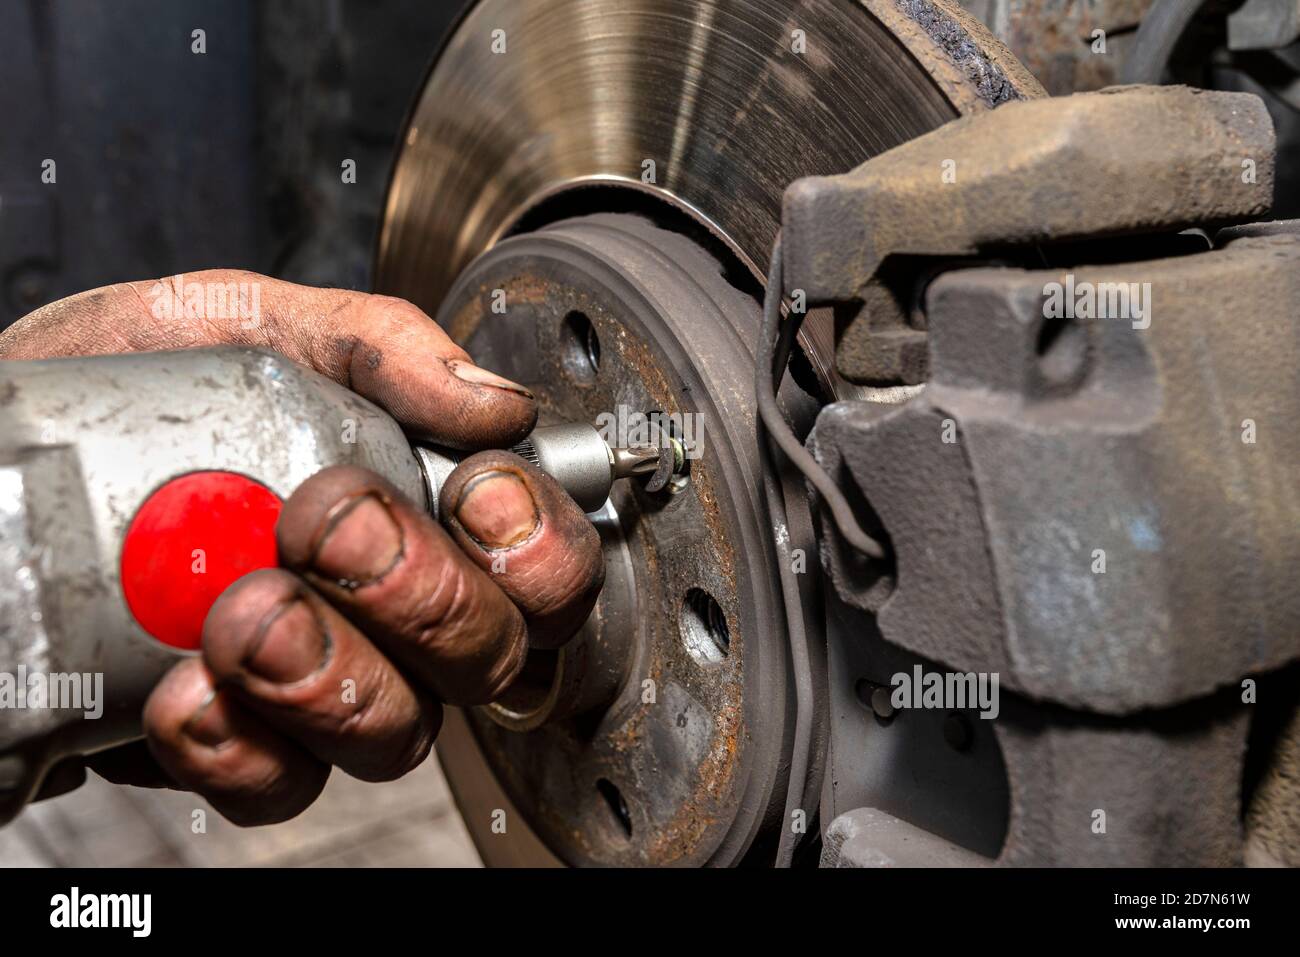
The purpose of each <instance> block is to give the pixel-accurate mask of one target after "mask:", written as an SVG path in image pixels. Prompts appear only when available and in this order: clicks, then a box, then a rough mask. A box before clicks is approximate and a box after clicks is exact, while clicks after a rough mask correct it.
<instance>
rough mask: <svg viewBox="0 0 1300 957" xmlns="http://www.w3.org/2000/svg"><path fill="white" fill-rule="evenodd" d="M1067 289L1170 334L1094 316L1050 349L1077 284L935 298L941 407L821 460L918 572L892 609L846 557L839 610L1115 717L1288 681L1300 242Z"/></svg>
mask: <svg viewBox="0 0 1300 957" xmlns="http://www.w3.org/2000/svg"><path fill="white" fill-rule="evenodd" d="M1068 273H1069V274H1070V275H1073V276H1074V280H1073V281H1074V282H1076V283H1078V284H1079V287H1080V288H1083V287H1082V284H1084V283H1093V284H1098V283H1117V282H1123V283H1130V282H1136V283H1139V284H1142V283H1149V284H1150V286H1149V288H1150V300H1149V303H1150V309H1151V311H1150V314H1149V315H1148V317H1147V319H1148V320H1149V323H1150V325H1149V328H1144V329H1139V328H1134V327H1133V322H1131V321H1128V320H1126V319H1123V318H1104V317H1094V318H1076V319H1074V320H1072V321H1070V322H1069V323H1068V324H1067V325H1066V326H1065V327H1063V328H1059V329H1055V330H1053V331H1049V333H1047V336H1048V338H1045V334H1044V329H1045V328H1047V327H1049V323H1048V320H1047V319H1045V317H1044V301H1045V290H1046V288H1047V286H1048V284H1050V283H1061V284H1062V285H1064V284H1065V283H1066V282H1067V271H1064V270H1062V271H1053V270H1037V271H1026V270H992V269H973V270H965V271H959V272H954V273H950V274H948V275H946V276H944V277H942V278H941V279H939V280H938V281H936V282H935V283H934V285H933V286H932V287H931V289H930V293H929V297H928V302H929V306H928V310H927V313H928V317H929V343H930V355H931V378H930V382H929V384H928V385H927V387H926V389H925V391H924V392H922V393H921V395H919V396H918V397H916V398H914V399H912V400H911V401H910V402H909V403H907V404H905V405H903V406H901V407H893V408H884V407H880V406H873V405H870V404H866V403H852V404H841V405H838V406H832V407H829V408H828V409H827V410H826V411H824V412H823V413H822V415H821V417H820V419H819V422H818V426H817V429H816V432H815V447H816V449H817V450H818V454H819V455H820V456H821V457H822V460H823V461H824V464H826V465H827V466H828V467H829V468H830V469H832V474H835V470H837V469H843V470H846V471H847V473H848V474H849V475H851V476H852V479H853V481H854V482H855V483H856V484H857V486H858V487H859V488H861V489H862V491H863V493H864V494H865V495H866V497H867V499H868V500H869V501H870V503H871V506H872V508H873V509H874V510H875V512H876V513H877V514H878V515H879V517H880V520H881V521H882V522H883V524H884V526H885V528H886V529H887V530H888V532H889V535H890V537H891V540H892V541H893V545H894V551H895V556H896V561H897V566H898V572H897V578H896V587H894V588H893V589H892V590H891V591H888V592H887V593H882V592H881V591H880V590H879V589H876V590H875V591H871V590H868V589H865V588H862V587H860V586H859V585H858V584H855V582H856V579H855V577H854V576H855V573H854V571H853V566H852V563H851V562H850V561H848V560H846V559H845V557H844V556H842V555H838V554H837V555H833V556H832V567H833V569H834V571H835V573H836V574H835V578H836V584H837V587H838V589H839V592H840V594H841V596H842V597H843V598H844V599H845V600H846V601H849V602H850V603H852V604H855V605H857V606H858V607H862V608H870V609H871V610H876V611H878V614H879V622H880V627H881V630H882V632H883V633H884V635H885V637H886V638H887V639H889V640H891V641H893V642H895V643H897V644H900V645H902V646H903V647H906V648H909V649H910V650H912V651H914V652H916V653H917V654H920V655H923V656H926V657H928V658H931V659H934V660H937V661H943V662H945V663H948V664H951V665H953V666H956V667H960V668H964V669H975V670H979V669H986V670H993V671H998V672H1000V673H1001V674H1002V676H1003V677H1002V680H1003V682H1004V685H1005V686H1006V687H1010V688H1012V689H1015V690H1018V691H1020V692H1022V693H1024V694H1027V695H1029V696H1031V697H1033V698H1036V699H1043V700H1050V701H1055V702H1059V703H1063V704H1068V705H1071V706H1076V707H1084V708H1088V709H1091V710H1095V711H1100V712H1105V713H1111V714H1120V713H1127V712H1132V711H1136V710H1139V709H1141V708H1148V707H1159V706H1167V705H1171V704H1174V703H1177V702H1179V701H1183V700H1187V699H1188V698H1191V697H1194V696H1197V695H1203V694H1207V693H1209V692H1211V691H1212V690H1214V689H1215V688H1216V687H1219V686H1221V685H1223V684H1225V683H1231V682H1234V681H1236V680H1238V679H1239V678H1240V677H1241V676H1243V675H1245V674H1247V673H1250V672H1253V671H1257V670H1261V669H1266V668H1272V667H1277V666H1279V665H1281V664H1283V663H1284V662H1286V661H1287V660H1289V659H1291V658H1292V657H1294V656H1296V655H1297V653H1300V646H1298V643H1297V635H1298V634H1300V593H1297V592H1296V591H1295V589H1294V570H1295V568H1296V567H1297V563H1300V489H1297V485H1296V482H1295V468H1296V463H1297V462H1300V438H1298V437H1297V435H1296V433H1295V430H1294V429H1293V428H1291V426H1290V423H1292V422H1294V421H1296V420H1297V417H1300V389H1297V388H1296V383H1297V373H1296V370H1297V368H1300V337H1298V336H1297V335H1296V332H1295V328H1294V326H1292V325H1288V324H1287V323H1286V322H1281V323H1279V320H1280V319H1281V318H1282V317H1286V316H1290V315H1294V314H1295V312H1296V311H1297V310H1298V309H1300V238H1298V237H1294V236H1286V235H1281V236H1271V237H1260V238H1248V239H1240V240H1237V241H1236V242H1233V243H1232V244H1231V245H1229V246H1228V247H1226V248H1225V249H1221V250H1216V251H1213V252H1207V253H1203V254H1198V255H1192V256H1184V257H1180V258H1174V259H1163V260H1157V261H1153V262H1145V263H1127V264H1124V265H1122V266H1109V267H1078V268H1076V269H1073V270H1069V271H1068ZM1262 342H1267V343H1268V348H1266V349H1262V350H1261V349H1260V348H1259V344H1260V343H1262ZM945 423H948V424H950V426H951V436H952V441H949V442H945V441H943V438H942V436H943V432H944V429H945ZM1248 426H1249V427H1250V429H1251V430H1252V431H1251V432H1250V435H1252V436H1257V437H1258V438H1257V440H1256V441H1244V440H1243V438H1244V437H1246V436H1247V433H1246V432H1244V431H1243V430H1245V429H1247V427H1248ZM1265 436H1266V438H1265ZM917 476H925V477H926V478H925V481H924V483H923V484H922V485H921V486H919V487H918V484H917ZM918 496H919V498H918ZM918 501H923V502H924V503H925V507H924V508H917V507H916V506H917V502H918ZM1097 550H1101V552H1104V555H1105V562H1106V565H1105V568H1106V571H1105V573H1097V572H1096V571H1095V570H1094V565H1095V564H1096V560H1097ZM953 569H961V573H960V574H955V573H954V572H953Z"/></svg>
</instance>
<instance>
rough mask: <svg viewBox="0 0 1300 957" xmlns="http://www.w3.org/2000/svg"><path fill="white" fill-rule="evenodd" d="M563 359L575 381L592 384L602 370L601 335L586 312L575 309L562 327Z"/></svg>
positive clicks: (566, 317) (565, 319) (565, 366)
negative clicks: (597, 333)
mask: <svg viewBox="0 0 1300 957" xmlns="http://www.w3.org/2000/svg"><path fill="white" fill-rule="evenodd" d="M560 338H561V340H562V348H561V361H562V362H563V364H564V368H565V369H566V370H568V373H569V375H571V376H572V377H573V379H574V381H576V382H578V383H579V384H580V385H591V384H592V383H593V382H595V381H596V374H597V373H598V372H599V371H600V337H599V336H598V335H596V327H595V326H594V325H592V322H591V320H590V319H589V318H587V315H586V313H582V312H578V311H577V310H574V311H573V312H570V313H569V314H568V315H567V316H565V317H564V324H563V326H562V328H561V329H560Z"/></svg>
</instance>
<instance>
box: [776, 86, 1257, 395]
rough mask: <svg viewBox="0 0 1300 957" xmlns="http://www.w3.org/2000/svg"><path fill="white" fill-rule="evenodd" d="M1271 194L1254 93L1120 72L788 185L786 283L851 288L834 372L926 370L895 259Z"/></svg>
mask: <svg viewBox="0 0 1300 957" xmlns="http://www.w3.org/2000/svg"><path fill="white" fill-rule="evenodd" d="M1246 162H1249V163H1253V164H1254V166H1253V169H1254V175H1253V176H1252V177H1249V178H1248V177H1246V176H1244V175H1243V163H1246ZM945 173H948V174H949V175H948V176H947V177H945ZM1030 184H1032V185H1030ZM1099 197H1105V201H1104V202H1099V201H1098V198H1099ZM1272 197H1273V126H1272V122H1271V120H1270V119H1269V116H1268V113H1267V111H1266V110H1265V108H1264V106H1263V104H1262V103H1261V102H1260V101H1259V99H1258V98H1257V97H1253V96H1250V95H1244V94H1232V93H1217V92H1206V91H1199V90H1192V89H1189V88H1186V87H1126V88H1121V89H1116V90H1111V91H1107V92H1104V93H1093V94H1080V95H1077V96H1072V97H1067V98H1063V99H1052V100H1037V101H1028V102H1017V103H1009V104H1007V105H1005V106H1003V107H1002V108H1000V109H998V110H996V111H994V112H992V113H990V114H988V115H987V116H973V117H967V118H964V119H962V120H959V121H956V122H954V123H951V124H949V125H948V126H946V127H944V128H942V129H940V130H936V131H935V132H934V133H931V134H929V135H926V136H923V137H920V138H919V139H916V140H914V141H912V142H910V143H907V144H905V145H903V146H901V147H899V148H897V149H894V150H891V151H890V152H888V153H885V154H883V155H881V156H878V157H876V158H874V159H872V160H871V161H869V162H867V163H864V164H863V165H862V166H860V167H859V168H858V169H856V170H854V171H853V172H851V173H848V174H845V175H843V176H835V177H809V178H807V179H803V180H799V181H798V182H795V183H794V184H792V185H791V186H790V188H789V189H788V190H787V191H786V198H785V214H784V220H783V221H784V228H783V247H784V249H785V254H786V288H787V290H792V289H796V288H798V289H803V290H804V291H805V292H806V293H807V295H808V300H809V302H810V303H816V304H824V303H828V302H835V301H847V300H859V301H861V302H862V303H863V306H862V308H861V309H860V310H859V311H858V312H856V313H852V314H848V313H846V314H844V316H843V317H842V318H841V321H840V322H839V323H837V325H838V326H839V327H840V328H839V329H838V347H837V353H836V363H837V367H838V369H839V371H840V373H841V374H842V375H844V376H845V377H846V378H848V379H850V380H852V381H857V382H863V383H867V384H872V385H890V384H900V383H901V384H909V385H910V384H915V383H917V382H921V381H924V378H925V367H924V348H923V339H924V333H923V331H922V330H920V329H918V328H916V324H915V322H914V321H912V320H911V317H910V316H909V303H908V302H907V299H906V293H905V292H902V291H900V285H906V283H907V282H908V281H911V280H914V279H915V267H911V266H909V265H908V264H907V262H906V261H907V260H909V259H910V258H912V257H930V258H953V257H965V256H974V255H977V254H979V253H981V252H986V253H987V252H988V251H989V250H990V248H992V247H997V246H1002V245H1006V244H1028V243H1034V242H1038V241H1043V240H1058V241H1059V240H1068V239H1072V238H1080V237H1087V236H1094V235H1115V234H1124V233H1134V232H1149V231H1162V230H1163V231H1172V230H1177V229H1181V228H1184V227H1187V226H1193V225H1213V224H1224V223H1227V222H1232V221H1240V220H1244V219H1249V218H1252V217H1258V216H1259V215H1261V214H1263V213H1266V212H1267V210H1268V209H1269V207H1270V205H1271V203H1272ZM900 266H901V267H902V272H903V273H904V275H903V277H902V279H901V280H900V279H899V278H896V277H894V276H892V275H891V273H890V269H891V268H894V267H900Z"/></svg>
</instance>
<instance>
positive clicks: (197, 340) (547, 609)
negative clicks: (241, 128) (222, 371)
mask: <svg viewBox="0 0 1300 957" xmlns="http://www.w3.org/2000/svg"><path fill="white" fill-rule="evenodd" d="M179 278H180V277H177V279H172V280H161V281H160V282H158V283H154V282H141V283H130V284H124V285H116V286H109V287H106V288H103V289H97V290H93V291H91V292H86V293H82V294H80V295H77V296H72V297H70V298H68V299H64V300H62V301H60V302H56V303H53V304H51V305H49V306H46V307H44V308H42V309H39V310H37V311H36V312H34V313H32V314H31V315H29V316H27V317H26V318H24V319H22V320H21V321H19V322H18V323H16V324H15V325H14V326H12V327H11V328H10V329H8V330H7V331H6V332H4V333H3V334H0V359H38V358H53V357H57V356H71V355H91V354H103V353H116V352H139V351H149V350H164V349H180V348H190V347H198V346H210V345H223V344H229V345H249V346H265V347H270V348H272V349H275V350H276V351H278V352H280V353H282V354H283V355H285V356H287V357H289V358H290V359H293V360H295V361H297V362H301V363H303V364H304V365H307V366H310V367H312V368H313V369H315V370H316V371H317V372H320V373H322V374H324V375H327V376H330V377H331V378H333V379H335V380H337V381H338V382H341V383H343V384H344V385H346V386H348V387H349V388H351V389H353V390H355V391H356V392H358V393H360V394H361V395H363V396H365V397H366V398H368V399H370V400H371V401H373V402H375V403H377V404H379V405H381V406H383V407H384V408H385V409H387V410H388V411H389V412H390V413H391V414H392V415H394V416H395V417H396V418H397V419H399V420H400V421H402V422H403V423H404V424H406V425H407V426H409V427H411V428H412V429H414V430H417V431H419V432H421V433H424V434H426V435H428V436H429V437H431V438H433V439H434V440H435V441H439V442H442V443H444V444H447V445H451V446H455V447H458V448H462V449H473V448H490V447H493V446H509V445H511V444H513V443H514V442H516V441H518V440H519V439H521V438H522V437H523V436H524V435H526V434H527V433H528V432H529V431H530V430H531V429H532V426H533V423H534V420H535V419H536V416H537V406H536V403H535V401H534V399H533V397H532V395H531V394H530V393H529V392H528V391H527V390H525V389H523V388H522V387H521V386H518V385H516V384H514V383H512V382H509V381H507V380H505V379H502V378H500V377H499V376H496V375H494V374H492V373H491V372H488V371H486V370H484V369H480V368H479V367H478V366H476V365H474V364H473V362H472V361H471V360H470V358H469V356H468V355H467V354H466V353H465V352H464V351H463V350H462V349H460V348H459V347H458V346H456V345H455V344H454V343H453V342H452V341H451V340H450V339H448V337H447V336H446V334H444V333H443V331H442V330H441V329H440V328H439V327H438V326H437V325H436V324H434V323H433V322H432V320H430V319H429V317H428V316H426V315H425V314H424V313H423V312H421V311H420V310H419V309H417V308H416V307H415V306H413V305H411V304H410V303H408V302H404V301H402V300H399V299H392V298H388V297H384V296H373V295H364V294H361V293H355V292H347V291H342V290H331V289H315V288H309V287H304V286H296V285H293V284H290V283H286V282H280V281H278V280H273V279H268V278H265V277H262V276H257V275H253V274H249V273H239V272H232V271H226V270H213V271H209V272H201V273H192V274H189V275H186V276H185V277H183V284H182V283H181V282H180V281H178V280H179ZM196 283H197V284H200V286H202V284H209V283H211V284H217V283H222V284H229V283H236V284H239V283H245V284H248V283H252V284H257V285H256V287H255V288H256V289H257V291H258V299H259V309H258V316H257V321H255V322H250V321H248V319H247V318H246V317H245V318H240V316H238V315H236V316H235V317H234V318H229V319H223V318H220V317H213V316H208V315H204V314H203V308H202V307H201V306H200V307H199V308H198V309H197V310H196V309H194V308H191V309H190V310H189V314H188V316H187V310H186V308H185V292H186V290H187V289H191V288H193V284H196ZM245 288H249V287H245ZM160 296H163V297H171V298H172V300H173V301H172V302H171V303H170V304H169V305H171V306H172V308H166V309H159V308H158V301H159V297H160ZM160 315H162V316H166V317H167V318H165V319H160V318H158V317H159V316H160ZM173 317H174V318H173ZM440 514H442V515H443V516H445V518H444V523H445V527H441V526H439V525H438V524H437V523H435V522H434V521H433V520H432V519H431V518H429V516H428V515H427V514H426V513H425V512H424V511H423V510H422V509H420V508H418V507H417V506H415V505H414V504H412V503H411V502H410V501H408V500H407V499H405V498H404V497H403V496H402V495H401V494H400V493H399V492H397V491H396V489H394V488H393V487H392V486H391V485H389V484H388V483H387V482H386V481H385V480H384V479H382V478H380V477H379V476H378V475H375V474H373V473H370V472H367V471H365V470H363V469H359V468H353V467H337V468H331V469H326V470H325V471H322V472H320V473H319V474H317V475H316V476H314V477H313V478H311V479H309V480H308V481H307V482H305V483H303V485H302V486H301V487H299V488H298V489H297V490H296V491H295V492H294V493H293V495H291V496H290V497H289V499H288V501H287V502H285V504H284V509H283V512H282V514H281V517H280V520H279V524H278V526H277V529H276V533H277V537H278V541H279V551H280V561H281V565H282V567H281V568H277V569H267V570H263V571H259V572H254V573H252V574H250V575H247V576H246V577H244V578H242V579H240V580H239V581H238V582H236V583H235V584H233V585H232V586H231V587H230V588H229V589H228V590H227V591H226V592H225V593H224V594H223V595H222V596H221V598H220V599H218V601H217V603H216V604H215V605H214V606H213V607H212V610H211V611H210V612H209V614H208V617H207V621H206V623H205V625H204V630H203V648H202V656H201V657H195V658H191V659H187V660H185V661H183V662H181V663H180V664H178V665H177V666H176V667H175V668H173V669H172V670H171V672H169V673H168V675H167V676H166V677H165V678H164V679H163V681H162V682H161V683H160V684H159V685H158V687H157V688H156V689H155V690H154V692H153V694H152V696H151V697H150V699H149V701H148V704H147V705H146V707H145V713H144V727H145V732H146V742H147V749H146V746H145V743H141V744H136V745H129V746H127V747H125V748H118V749H115V750H114V751H110V752H107V753H105V754H102V755H98V756H96V757H95V758H92V759H90V761H89V762H88V763H89V765H90V766H91V767H92V768H94V769H95V770H96V771H98V772H99V773H100V774H102V775H103V776H104V777H107V778H108V779H109V780H112V781H117V782H120V783H129V784H138V785H155V786H181V787H184V788H188V789H191V790H194V791H197V792H199V793H200V794H202V795H203V796H204V797H206V798H207V799H208V800H209V801H210V802H211V803H212V805H213V806H214V807H215V808H217V809H218V810H219V811H220V812H221V813H222V814H224V815H225V816H226V817H228V818H230V819H231V820H232V821H235V822H236V823H239V824H265V823H272V822H276V821H282V820H285V819H287V818H290V817H293V816H294V815H296V814H298V813H299V812H300V811H302V810H303V809H304V808H306V807H307V806H308V805H309V804H310V803H311V802H312V801H314V800H315V799H316V797H317V795H319V794H320V791H321V789H322V788H323V787H324V785H325V780H326V778H327V777H328V775H329V770H330V766H331V765H338V766H339V767H340V768H342V769H343V770H344V771H346V772H347V773H349V774H351V775H353V776H355V777H358V778H361V779H363V780H366V781H383V780H390V779H392V778H395V777H398V776H400V775H402V774H404V773H406V772H407V771H409V770H411V769H412V768H414V767H415V766H416V765H418V764H419V763H420V762H422V761H423V760H424V759H425V757H426V756H427V755H428V753H429V749H430V746H431V745H432V743H433V740H434V737H435V736H436V735H437V732H438V727H439V725H440V723H441V709H442V704H441V703H442V702H447V703H450V704H477V703H483V702H487V701H490V700H492V699H493V698H494V697H496V696H497V695H499V694H500V693H501V692H502V691H503V690H504V689H505V688H506V687H507V686H508V685H509V684H510V682H511V681H512V680H513V679H514V678H515V676H516V675H517V674H518V672H519V669H520V667H521V665H522V663H523V656H524V651H525V647H526V645H527V642H528V639H529V636H530V634H531V636H532V637H533V639H534V640H536V641H544V642H546V643H547V644H548V645H549V646H551V647H554V646H555V645H556V644H558V643H559V642H560V641H561V640H563V638H565V637H567V636H568V635H570V634H572V633H573V632H574V631H576V630H577V628H578V627H579V626H580V625H581V623H582V622H583V620H584V619H585V618H586V617H587V615H588V613H589V612H590V610H591V607H592V604H593V603H594V601H595V598H596V595H597V593H598V591H599V589H600V585H601V582H602V578H603V567H602V563H601V553H600V544H599V538H598V536H597V534H596V532H595V530H594V528H593V527H592V526H591V524H590V523H589V522H588V521H587V520H586V519H585V518H584V516H583V515H582V512H581V511H580V509H579V508H578V507H577V505H576V504H574V502H573V501H572V500H571V499H570V498H569V497H568V496H567V495H565V494H564V492H563V491H562V490H561V489H560V487H559V486H558V485H557V484H556V483H555V482H553V481H552V480H551V479H550V478H549V477H547V476H546V475H544V474H542V473H541V472H539V471H537V470H536V469H534V468H532V467H531V466H530V465H528V464H527V463H525V462H524V461H523V460H522V459H519V458H517V457H515V456H513V455H510V454H508V453H505V452H491V451H489V452H481V453H479V454H477V455H473V456H471V457H470V458H468V459H466V460H465V462H464V463H462V464H461V465H460V467H459V468H457V469H456V471H455V472H454V473H453V474H452V476H451V478H450V479H449V480H448V481H447V483H446V485H445V486H444V489H443V492H442V495H441V508H440ZM501 557H506V558H507V559H508V560H507V561H506V562H504V563H501V562H497V563H496V567H498V568H500V567H504V568H505V569H506V570H505V571H504V572H502V573H499V574H498V573H494V572H493V571H492V568H493V566H494V559H499V558H501ZM345 689H348V691H349V693H346V694H345V693H344V690H345Z"/></svg>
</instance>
